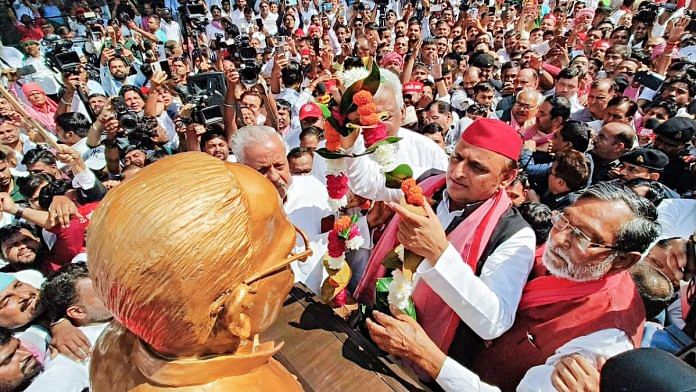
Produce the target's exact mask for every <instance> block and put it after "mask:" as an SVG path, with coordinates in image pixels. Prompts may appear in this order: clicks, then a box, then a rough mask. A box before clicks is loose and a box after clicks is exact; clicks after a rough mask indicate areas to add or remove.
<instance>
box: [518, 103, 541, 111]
mask: <svg viewBox="0 0 696 392" xmlns="http://www.w3.org/2000/svg"><path fill="white" fill-rule="evenodd" d="M515 105H517V107H519V108H520V109H523V110H532V109H536V108H537V105H530V104H527V103H520V102H515Z"/></svg>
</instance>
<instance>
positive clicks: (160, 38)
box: [126, 15, 167, 59]
mask: <svg viewBox="0 0 696 392" xmlns="http://www.w3.org/2000/svg"><path fill="white" fill-rule="evenodd" d="M126 25H127V26H128V28H129V29H131V30H132V31H135V32H137V33H140V35H142V36H143V37H144V38H145V39H147V40H148V41H150V42H152V43H153V44H155V45H157V52H158V54H159V58H160V59H163V58H164V46H163V45H164V43H165V42H167V33H165V32H164V30H162V29H161V28H160V17H159V16H157V15H151V16H148V17H147V28H148V30H149V31H145V30H143V29H141V28H139V27H138V26H137V25H136V24H135V22H133V21H132V20H131V21H130V22H127V23H126Z"/></svg>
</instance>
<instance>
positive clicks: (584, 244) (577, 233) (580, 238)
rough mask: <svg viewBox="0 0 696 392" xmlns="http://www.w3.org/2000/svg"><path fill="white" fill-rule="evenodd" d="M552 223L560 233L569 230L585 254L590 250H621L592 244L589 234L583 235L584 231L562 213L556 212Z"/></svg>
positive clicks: (610, 246) (552, 217) (552, 216)
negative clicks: (572, 223)
mask: <svg viewBox="0 0 696 392" xmlns="http://www.w3.org/2000/svg"><path fill="white" fill-rule="evenodd" d="M551 223H552V224H553V228H554V229H556V230H558V231H563V230H565V229H568V228H569V229H570V232H571V234H572V235H573V240H574V241H575V243H576V244H577V245H578V247H579V248H580V249H581V250H582V251H583V252H584V251H586V250H587V249H590V248H599V249H612V250H621V249H619V248H617V247H615V246H612V245H606V244H599V243H596V242H592V241H591V240H590V237H588V236H587V234H585V233H583V232H582V230H580V229H578V228H577V227H575V226H573V225H571V224H570V222H568V219H567V218H566V217H565V214H563V213H562V212H558V211H554V212H553V213H552V215H551Z"/></svg>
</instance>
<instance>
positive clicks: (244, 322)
mask: <svg viewBox="0 0 696 392" xmlns="http://www.w3.org/2000/svg"><path fill="white" fill-rule="evenodd" d="M250 299H251V297H250V296H249V286H247V285H246V284H244V283H240V284H239V285H238V286H237V288H235V289H234V291H233V292H232V293H231V294H230V295H227V296H226V297H225V298H224V300H223V301H222V302H221V303H220V305H221V308H220V311H222V314H220V315H219V317H222V318H223V319H222V321H223V323H224V325H225V326H226V328H227V329H228V330H229V331H230V333H231V334H232V335H234V336H237V337H239V338H240V339H241V340H247V339H248V338H249V336H251V323H250V320H249V316H247V315H246V314H245V313H244V309H245V308H246V305H247V303H248V302H249V300H250Z"/></svg>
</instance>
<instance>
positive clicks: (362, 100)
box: [353, 90, 372, 106]
mask: <svg viewBox="0 0 696 392" xmlns="http://www.w3.org/2000/svg"><path fill="white" fill-rule="evenodd" d="M353 103H354V104H356V105H358V106H362V105H367V104H368V103H372V93H370V92H369V91H365V90H360V91H358V92H357V93H355V95H353Z"/></svg>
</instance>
